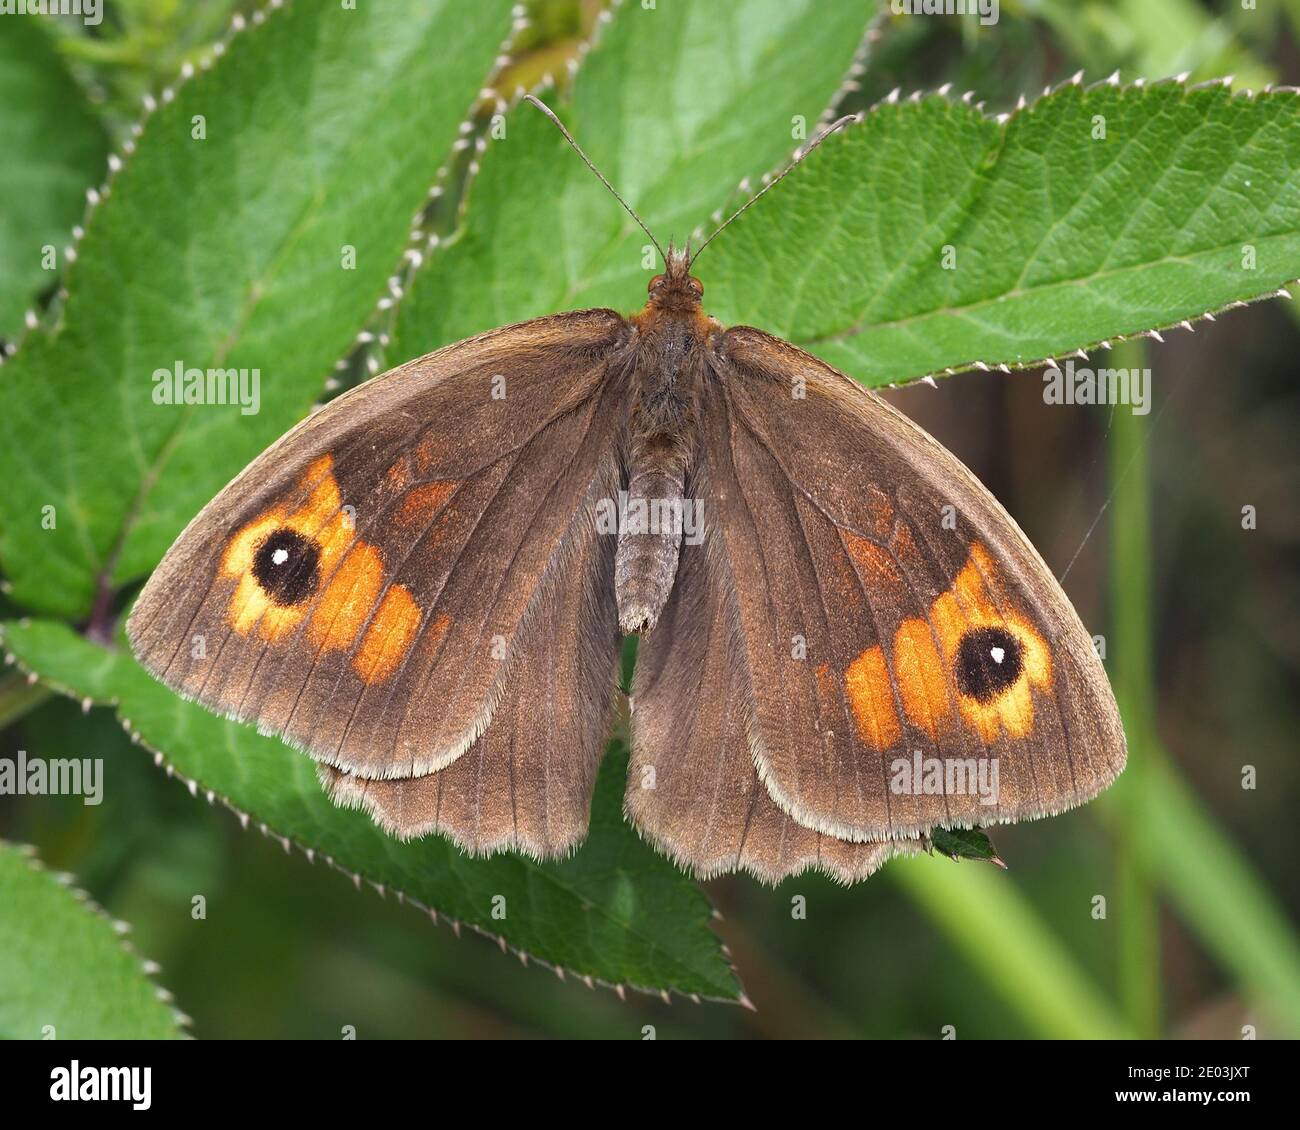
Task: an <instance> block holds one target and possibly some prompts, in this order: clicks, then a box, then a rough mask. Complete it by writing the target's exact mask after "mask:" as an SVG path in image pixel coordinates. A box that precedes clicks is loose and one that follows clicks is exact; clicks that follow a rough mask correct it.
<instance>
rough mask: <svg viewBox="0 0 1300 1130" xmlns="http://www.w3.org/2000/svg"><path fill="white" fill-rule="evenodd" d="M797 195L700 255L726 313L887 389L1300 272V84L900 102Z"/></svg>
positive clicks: (825, 149)
mask: <svg viewBox="0 0 1300 1130" xmlns="http://www.w3.org/2000/svg"><path fill="white" fill-rule="evenodd" d="M1099 122H1101V123H1104V128H1105V137H1104V139H1102V138H1095V137H1094V134H1095V133H1096V132H1097V130H1098V129H1099V128H1100V126H1099V124H1098V123H1099ZM780 192H781V198H780V200H779V201H772V206H765V207H759V208H754V209H751V210H750V211H749V212H747V213H746V214H745V215H744V216H743V217H741V218H740V219H739V220H738V221H737V222H736V223H735V224H734V225H733V226H732V227H731V228H730V229H728V231H727V233H726V236H725V237H724V238H725V240H726V245H725V248H723V249H720V250H719V251H718V252H716V253H715V252H714V251H712V250H710V254H711V255H713V254H716V258H715V260H714V261H713V262H712V263H709V264H708V265H707V267H704V266H702V267H701V269H702V271H703V272H704V273H705V275H706V278H707V284H706V285H707V286H708V288H709V302H710V308H711V310H712V312H713V313H714V314H715V315H716V316H718V317H719V318H721V319H722V320H723V321H724V322H746V323H750V324H753V325H758V326H762V327H763V328H764V329H767V330H769V331H771V332H773V333H777V334H780V335H781V336H783V337H787V338H789V339H791V340H793V341H795V342H797V343H798V344H800V345H803V346H805V347H806V348H808V349H811V350H812V351H813V352H815V353H817V354H819V355H820V356H822V357H824V358H826V360H827V361H829V362H830V363H831V364H833V365H836V366H838V367H839V368H842V369H844V370H845V371H846V372H848V373H850V374H852V375H853V376H855V377H857V378H858V379H859V380H861V381H863V382H864V383H866V384H870V385H882V384H886V383H894V382H902V381H906V380H912V379H915V378H917V377H922V376H925V375H927V374H938V373H941V372H943V371H944V370H945V369H961V368H970V367H971V366H973V365H975V364H977V363H978V364H983V365H986V366H992V365H998V364H1006V365H1014V366H1025V365H1031V364H1034V363H1035V362H1038V361H1041V360H1043V359H1044V358H1048V357H1055V356H1061V355H1063V354H1066V353H1071V352H1073V351H1075V350H1077V349H1091V348H1093V347H1094V346H1096V345H1097V344H1098V343H1100V342H1102V341H1107V340H1110V339H1113V338H1116V337H1119V336H1122V335H1127V334H1136V333H1141V332H1143V331H1146V330H1150V329H1155V328H1159V327H1165V326H1169V325H1173V324H1177V323H1178V322H1181V321H1183V320H1185V319H1191V318H1197V317H1200V316H1201V315H1202V314H1205V313H1206V312H1208V311H1214V310H1218V309H1221V308H1223V307H1225V306H1228V305H1230V304H1231V303H1233V302H1239V301H1247V300H1249V299H1252V298H1258V297H1261V296H1263V295H1268V294H1271V293H1272V292H1274V291H1276V290H1277V289H1278V288H1279V287H1280V286H1282V285H1283V284H1285V283H1287V282H1290V281H1291V280H1293V279H1295V278H1296V277H1297V275H1300V96H1297V95H1296V94H1295V93H1294V92H1293V91H1276V92H1273V93H1270V94H1261V95H1258V96H1257V97H1254V98H1248V97H1245V96H1242V95H1239V96H1234V95H1233V94H1232V93H1231V92H1230V91H1228V90H1226V89H1225V88H1224V87H1222V86H1220V85H1215V86H1212V87H1209V88H1205V89H1200V90H1196V89H1188V88H1186V87H1184V86H1182V85H1180V84H1178V83H1174V82H1168V83H1158V84H1156V85H1153V86H1147V87H1135V88H1128V89H1124V88H1119V87H1115V86H1111V85H1109V84H1105V83H1103V84H1100V85H1098V86H1093V87H1086V88H1085V87H1083V86H1079V85H1074V84H1067V85H1066V86H1064V87H1062V88H1060V89H1058V90H1056V91H1055V92H1053V93H1052V94H1051V95H1049V96H1048V97H1045V98H1042V99H1040V100H1039V101H1037V102H1035V103H1033V104H1031V105H1030V106H1028V107H1027V108H1026V109H1024V110H1021V111H1018V112H1016V113H1014V114H1012V115H1011V116H1010V118H1009V119H1008V120H1007V121H1005V122H1003V123H999V122H998V121H996V120H994V119H993V118H990V117H987V116H985V115H984V114H983V113H982V112H981V111H980V110H978V109H977V108H975V107H974V106H968V105H965V104H963V103H961V102H954V101H951V100H949V99H946V98H941V97H938V96H931V97H927V98H923V99H921V100H920V101H919V102H905V103H901V104H886V105H882V106H879V107H877V108H876V109H874V110H873V111H872V112H871V113H869V114H868V115H867V117H866V119H865V120H864V121H863V123H862V124H860V125H853V126H850V127H848V128H847V129H845V130H844V131H843V133H842V134H841V135H840V136H836V137H831V138H829V139H828V140H827V141H826V142H825V143H824V145H823V146H822V149H821V151H820V152H819V153H817V154H816V155H815V156H814V157H812V158H811V159H810V160H809V161H808V163H807V165H806V166H805V167H804V168H802V169H800V172H799V175H798V176H795V177H792V178H790V182H789V183H788V184H783V185H782V186H781V189H780ZM764 204H765V205H766V204H767V202H766V201H765V202H764ZM1246 245H1249V246H1250V247H1251V248H1253V249H1254V250H1253V258H1251V259H1250V260H1247V258H1246V257H1247V249H1246Z"/></svg>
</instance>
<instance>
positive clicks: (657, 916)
mask: <svg viewBox="0 0 1300 1130" xmlns="http://www.w3.org/2000/svg"><path fill="white" fill-rule="evenodd" d="M4 643H5V646H6V647H7V648H8V649H9V650H10V651H11V652H13V653H14V654H15V655H16V656H17V658H18V661H19V663H20V664H21V665H22V666H23V667H24V668H27V669H29V670H32V671H35V672H37V673H39V674H40V675H41V676H42V677H43V678H44V679H45V680H46V681H47V682H48V683H49V684H50V685H52V686H55V687H57V688H59V689H62V690H65V691H69V692H70V693H73V694H74V695H75V696H76V697H88V698H91V699H94V700H95V701H96V702H101V703H112V704H114V705H116V707H117V709H118V713H119V716H120V717H121V718H122V720H123V724H124V725H126V726H127V728H128V729H129V730H131V732H132V733H133V735H137V736H138V740H139V741H140V742H141V743H142V744H143V745H145V746H146V747H147V748H149V749H153V750H157V751H159V752H160V753H162V752H164V751H165V760H166V764H167V765H168V767H169V768H170V769H171V770H172V771H174V772H176V773H179V774H180V775H181V777H182V779H184V780H186V781H187V782H188V783H189V784H190V788H191V790H192V791H193V792H194V793H195V795H199V793H200V792H202V793H203V794H209V793H211V794H213V795H212V797H211V798H210V799H216V798H220V799H221V800H222V801H224V802H225V803H227V804H229V805H230V806H231V807H232V808H234V809H235V810H236V811H237V812H238V813H240V819H241V820H242V821H243V822H244V823H245V824H252V825H253V826H255V827H256V826H262V827H263V828H265V829H269V830H270V831H271V832H272V833H273V834H274V835H276V836H279V837H283V838H285V840H286V845H287V844H288V843H289V842H292V843H295V844H297V845H298V846H299V847H301V848H302V849H303V850H305V851H310V852H311V853H312V854H313V855H314V856H317V857H319V858H321V859H322V860H324V861H326V862H328V863H330V864H332V865H333V866H336V867H338V868H340V869H342V870H343V871H345V872H347V873H349V874H351V875H354V876H355V877H356V880H357V882H358V883H360V882H361V881H362V879H364V880H366V881H367V882H369V883H370V884H372V885H373V886H377V887H380V888H383V889H385V890H388V891H391V892H393V893H394V894H395V895H397V896H400V897H403V898H409V899H410V900H412V901H414V902H415V903H417V905H423V906H424V907H426V908H432V909H434V910H435V911H436V912H438V913H440V914H446V915H449V916H451V918H452V919H454V920H456V921H457V922H463V923H465V924H467V925H469V926H471V927H473V928H475V929H478V930H481V931H483V932H484V933H486V934H488V935H490V936H493V937H497V938H500V939H501V940H502V942H503V944H505V945H509V946H510V947H512V948H513V949H515V950H516V951H518V952H520V953H521V954H522V955H526V956H528V957H531V958H535V959H539V960H541V961H543V962H545V963H547V964H549V965H553V966H556V967H559V968H561V969H563V970H565V971H567V972H568V973H570V974H573V975H576V976H578V977H592V978H595V979H597V980H600V981H604V982H606V983H608V984H612V985H624V984H626V985H631V986H634V987H638V988H651V989H654V990H656V991H658V990H673V991H676V992H679V993H683V994H696V995H699V996H702V997H715V998H723V999H732V1000H734V999H735V998H736V997H737V996H738V995H739V985H738V983H737V981H736V978H735V974H734V973H733V972H732V970H731V967H730V964H729V963H728V962H727V961H726V960H725V958H724V957H723V955H722V953H721V949H720V946H719V943H718V939H717V937H716V935H714V933H713V931H712V930H711V929H710V922H711V916H712V911H711V909H710V907H709V903H708V900H707V899H706V898H705V897H704V895H703V894H702V893H701V892H700V891H699V889H698V888H697V887H696V886H695V885H694V884H693V883H691V882H690V881H689V880H688V879H686V878H685V877H684V876H683V875H681V873H680V872H678V871H677V869H676V868H675V867H673V866H672V864H671V863H669V862H668V861H667V860H666V859H665V858H663V857H662V856H660V855H659V854H657V853H656V852H655V851H653V850H652V849H651V848H650V847H649V846H648V845H647V844H644V843H642V842H641V840H640V839H639V838H638V837H637V835H636V833H635V832H633V830H632V828H631V826H630V825H628V824H627V823H626V822H625V821H624V820H623V816H622V800H623V780H624V778H625V775H626V773H625V771H626V766H627V759H626V756H625V754H624V753H623V752H621V751H620V750H619V749H617V748H615V749H614V750H613V751H612V752H611V753H610V754H609V755H607V756H606V758H605V762H604V765H603V766H602V770H601V777H600V782H599V785H598V789H597V795H596V800H595V805H594V811H593V818H592V828H591V834H590V835H589V836H588V837H587V840H586V841H585V842H584V844H583V845H582V848H581V850H580V851H578V852H577V853H576V854H575V855H574V856H573V857H572V858H570V859H567V860H564V861H562V862H559V863H548V864H539V863H537V862H535V861H534V860H531V859H529V858H527V857H526V856H522V855H516V854H512V853H511V854H502V855H497V856H493V857H492V858H490V859H471V858H469V857H467V856H465V855H463V854H462V853H461V852H459V851H457V850H456V849H455V848H454V847H452V845H451V844H450V843H449V842H448V841H447V840H444V839H442V838H441V837H439V836H427V837H425V838H424V839H420V840H413V841H410V842H407V843H402V842H399V841H398V840H395V839H392V838H390V837H389V836H386V835H384V834H383V833H382V832H380V831H379V830H378V829H377V828H376V827H375V826H374V824H373V823H372V822H371V820H370V818H369V817H368V816H366V815H365V814H364V813H361V812H356V811H351V810H344V809H340V808H337V807H335V806H334V804H333V803H332V802H331V801H330V800H329V799H327V798H326V796H325V794H324V793H323V792H322V790H321V787H320V785H319V783H318V782H317V780H316V771H315V768H314V764H313V762H312V761H311V760H310V759H309V758H306V757H303V756H302V755H301V754H299V753H297V752H295V751H294V750H291V749H290V748H289V747H288V746H286V745H284V744H283V743H282V742H280V741H279V740H278V739H275V738H269V737H262V736H261V735H259V734H258V733H257V731H256V730H255V729H254V728H253V727H251V726H242V725H239V724H237V723H234V722H229V721H227V720H225V719H223V718H218V717H217V716H216V715H214V714H211V713H209V712H208V711H206V710H203V709H201V708H199V707H196V706H194V704H192V703H189V702H186V701H184V700H183V699H181V698H179V697H177V696H176V695H174V694H172V692H171V691H169V690H168V689H167V688H166V687H164V686H162V684H160V683H157V682H155V681H154V680H153V679H152V678H150V677H149V676H148V675H147V674H146V673H145V672H144V671H143V670H142V669H141V668H140V667H138V666H137V665H136V664H135V662H134V661H133V660H131V659H130V658H129V657H128V656H127V655H125V654H123V653H121V652H117V651H113V652H110V651H107V650H105V649H103V648H101V647H97V646H96V645H94V644H91V643H88V642H86V641H85V640H84V639H82V638H80V637H79V636H77V635H76V634H75V633H73V632H72V631H70V630H69V629H67V628H66V627H64V626H62V625H58V624H50V623H47V622H38V623H34V624H31V625H29V626H24V625H21V624H16V623H11V624H7V625H5V629H4Z"/></svg>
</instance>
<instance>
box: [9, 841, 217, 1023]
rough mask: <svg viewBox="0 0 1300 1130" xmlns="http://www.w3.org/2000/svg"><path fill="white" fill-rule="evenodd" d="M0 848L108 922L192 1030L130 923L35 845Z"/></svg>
mask: <svg viewBox="0 0 1300 1130" xmlns="http://www.w3.org/2000/svg"><path fill="white" fill-rule="evenodd" d="M0 845H3V846H4V847H9V848H13V849H14V850H15V851H16V852H17V853H18V854H19V855H20V856H22V857H23V858H24V860H25V861H26V863H27V867H28V869H29V870H31V871H34V872H37V873H41V874H45V875H49V876H50V878H52V879H53V880H54V881H55V882H56V883H58V884H59V885H60V886H62V887H65V888H66V889H67V891H68V894H70V895H71V896H72V898H73V899H74V900H75V901H76V902H78V903H80V904H81V905H82V906H83V907H85V908H86V909H87V910H88V911H90V912H91V913H92V914H94V915H95V916H96V917H98V918H100V919H102V920H103V921H105V922H107V923H108V925H109V926H110V927H111V928H112V930H113V933H114V934H115V935H116V936H117V939H118V946H119V947H120V948H121V950H122V951H123V952H124V953H126V954H128V955H129V956H130V957H132V958H134V959H135V961H137V962H138V963H139V966H140V972H141V974H143V976H144V979H145V980H146V981H148V982H149V984H151V985H152V986H153V988H154V997H155V999H157V1000H158V1001H159V1002H160V1003H162V1004H164V1005H166V1006H167V1008H168V1009H169V1010H170V1011H171V1014H172V1019H173V1020H174V1022H175V1023H176V1026H177V1027H178V1028H181V1029H190V1028H192V1027H193V1025H194V1021H193V1019H192V1018H191V1017H189V1016H188V1015H186V1014H185V1013H184V1012H182V1011H181V1010H180V1009H179V1008H177V1007H176V1003H175V997H173V996H172V994H171V992H170V991H169V990H168V989H167V988H165V987H164V986H163V985H161V984H160V983H159V982H158V979H157V975H158V974H159V973H161V972H162V966H160V965H159V964H158V963H157V962H156V961H151V960H150V959H149V958H146V957H142V956H141V955H140V953H139V952H138V951H137V950H136V948H135V947H134V946H133V945H132V944H131V942H130V941H129V940H128V938H127V935H128V934H129V933H130V932H131V925H130V923H129V922H124V921H122V920H121V919H120V918H114V917H113V916H112V915H111V914H109V913H108V911H107V910H105V909H104V908H103V907H102V906H100V905H99V903H97V902H96V901H95V900H94V899H93V898H91V897H90V895H89V894H88V893H87V892H86V891H85V890H84V889H83V888H81V887H78V886H77V885H76V876H74V875H71V874H69V873H68V872H67V871H53V870H51V869H50V868H49V867H47V866H46V865H45V864H44V862H42V860H41V858H40V855H39V854H38V853H37V850H36V847H35V845H33V844H25V843H19V842H17V841H15V840H0ZM182 1035H183V1036H184V1037H185V1038H186V1039H191V1040H192V1039H193V1038H194V1035H193V1033H192V1032H190V1031H183V1032H182Z"/></svg>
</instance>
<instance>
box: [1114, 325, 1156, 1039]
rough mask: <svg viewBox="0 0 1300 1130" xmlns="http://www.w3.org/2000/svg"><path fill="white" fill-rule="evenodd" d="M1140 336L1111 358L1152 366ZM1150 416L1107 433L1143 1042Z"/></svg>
mask: <svg viewBox="0 0 1300 1130" xmlns="http://www.w3.org/2000/svg"><path fill="white" fill-rule="evenodd" d="M1146 360H1147V357H1146V349H1145V346H1144V343H1142V342H1140V341H1129V342H1123V343H1121V344H1120V345H1119V346H1118V347H1117V348H1116V349H1115V350H1113V351H1112V353H1111V354H1110V356H1109V358H1108V360H1107V365H1108V366H1114V367H1115V368H1127V369H1139V368H1142V367H1143V366H1144V365H1145V364H1146ZM1151 420H1152V417H1151V416H1137V415H1134V414H1133V413H1132V412H1130V411H1129V410H1128V409H1127V408H1125V407H1123V406H1118V407H1116V408H1115V410H1114V419H1113V422H1112V425H1111V428H1110V437H1109V444H1108V447H1109V452H1108V454H1109V464H1110V470H1109V476H1108V482H1109V484H1110V486H1109V489H1110V491H1111V495H1112V498H1113V506H1112V509H1111V520H1110V532H1111V538H1110V587H1111V627H1110V639H1109V641H1108V642H1109V645H1110V646H1109V648H1108V652H1107V655H1108V659H1109V661H1110V662H1109V666H1110V674H1111V682H1112V685H1113V686H1114V689H1115V697H1116V699H1117V700H1118V702H1119V707H1120V714H1121V715H1122V716H1123V719H1124V729H1125V732H1126V734H1127V735H1128V750H1129V763H1128V768H1127V769H1126V771H1125V774H1124V777H1123V779H1122V783H1121V785H1120V786H1119V787H1121V788H1123V789H1125V790H1126V791H1127V792H1128V794H1129V798H1130V803H1129V805H1128V807H1127V808H1126V810H1125V817H1124V819H1122V820H1121V821H1120V824H1119V829H1118V831H1119V835H1118V843H1117V845H1116V846H1117V858H1116V888H1117V891H1118V898H1117V900H1116V903H1115V905H1114V906H1112V907H1111V908H1110V912H1111V913H1113V914H1114V915H1115V916H1116V920H1117V926H1118V946H1119V955H1118V957H1119V962H1118V966H1119V993H1120V1000H1121V1002H1122V1005H1123V1008H1124V1014H1125V1016H1126V1017H1127V1019H1128V1022H1129V1024H1130V1025H1132V1027H1133V1030H1134V1031H1135V1032H1136V1033H1137V1034H1138V1035H1139V1036H1142V1037H1143V1038H1145V1039H1154V1038H1156V1037H1157V1036H1159V1035H1160V1013H1161V1003H1160V998H1161V979H1160V909H1159V907H1158V905H1157V903H1156V897H1155V890H1154V886H1153V884H1152V881H1151V876H1150V875H1149V873H1148V872H1147V870H1146V868H1145V867H1144V866H1143V864H1142V862H1141V861H1140V860H1139V859H1138V858H1137V853H1136V851H1135V850H1134V847H1133V842H1134V839H1135V838H1136V833H1137V829H1135V828H1134V826H1133V825H1134V822H1135V821H1140V820H1142V819H1143V812H1144V810H1145V809H1146V807H1147V803H1146V798H1147V795H1148V793H1149V790H1150V782H1149V778H1148V775H1147V764H1148V758H1149V751H1150V750H1151V749H1152V747H1153V746H1154V744H1155V723H1154V718H1155V677H1154V670H1153V663H1152V654H1151V648H1152V639H1153V636H1152V631H1151V544H1150V536H1149V534H1150V519H1151V514H1150V496H1149V483H1148V466H1147V446H1146V445H1147V435H1148V429H1149V428H1150V424H1151Z"/></svg>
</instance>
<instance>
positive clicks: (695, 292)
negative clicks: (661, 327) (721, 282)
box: [648, 243, 704, 311]
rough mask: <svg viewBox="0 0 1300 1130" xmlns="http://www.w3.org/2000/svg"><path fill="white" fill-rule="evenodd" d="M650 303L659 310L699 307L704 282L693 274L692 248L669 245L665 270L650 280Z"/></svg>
mask: <svg viewBox="0 0 1300 1130" xmlns="http://www.w3.org/2000/svg"><path fill="white" fill-rule="evenodd" d="M648 289H649V292H650V305H651V306H653V307H655V308H657V309H659V310H673V311H691V310H697V309H699V305H700V300H701V299H702V298H703V297H704V284H703V283H702V282H700V280H699V279H697V278H696V277H695V276H694V275H692V274H691V252H690V248H686V249H685V250H682V249H680V248H676V247H674V246H673V245H672V244H671V243H670V244H669V245H668V253H667V254H666V255H665V256H664V271H663V273H662V274H659V275H655V277H654V278H652V279H651V280H650V286H649V288H648Z"/></svg>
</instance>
